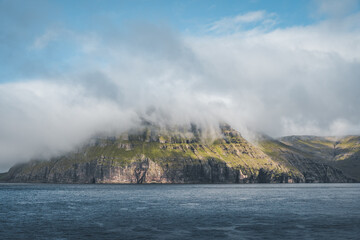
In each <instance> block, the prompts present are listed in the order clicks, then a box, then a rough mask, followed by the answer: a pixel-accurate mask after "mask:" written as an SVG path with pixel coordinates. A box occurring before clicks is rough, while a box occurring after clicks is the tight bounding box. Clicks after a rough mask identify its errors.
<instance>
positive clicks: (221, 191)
mask: <svg viewBox="0 0 360 240" xmlns="http://www.w3.org/2000/svg"><path fill="white" fill-rule="evenodd" d="M289 238H290V239H360V184H264V185H261V184H253V185H55V184H54V185H53V184H0V239H289Z"/></svg>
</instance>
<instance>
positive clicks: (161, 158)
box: [0, 125, 352, 183]
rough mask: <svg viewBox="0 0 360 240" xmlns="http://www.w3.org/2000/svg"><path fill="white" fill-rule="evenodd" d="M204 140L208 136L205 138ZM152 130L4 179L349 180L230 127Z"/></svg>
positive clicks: (15, 170) (16, 170) (32, 165)
mask: <svg viewBox="0 0 360 240" xmlns="http://www.w3.org/2000/svg"><path fill="white" fill-rule="evenodd" d="M204 136H205V137H204ZM209 136H210V135H209V134H208V133H206V134H205V133H204V132H202V131H201V129H198V128H197V127H196V126H194V125H192V126H191V127H190V128H188V129H186V128H176V129H175V128H173V129H165V130H164V129H160V128H154V127H153V126H151V127H149V126H147V127H145V128H143V129H141V130H136V131H130V132H129V133H126V134H123V135H121V136H117V137H107V138H97V139H93V140H92V141H90V142H89V143H88V144H87V145H85V146H83V147H81V148H79V149H77V150H76V151H73V152H71V153H68V154H66V155H63V156H59V157H56V158H52V159H50V160H33V161H31V162H29V163H25V164H20V165H16V166H14V167H12V168H11V169H10V170H9V172H8V173H6V174H3V175H0V179H1V180H2V181H7V182H46V183H291V182H349V181H352V179H351V178H349V177H347V176H345V175H344V174H343V173H342V172H341V171H340V170H339V169H337V168H336V167H334V166H331V165H329V164H325V163H324V162H323V161H322V160H316V159H313V158H308V157H307V155H306V154H305V153H304V152H302V151H300V150H297V149H295V148H293V147H291V146H288V145H286V144H284V143H282V142H280V141H276V140H273V139H267V140H262V141H260V145H259V146H260V147H257V146H254V145H252V144H250V143H249V142H247V141H246V140H245V139H244V138H242V137H241V135H240V134H239V133H238V132H236V131H235V130H233V129H231V127H230V126H228V125H221V126H220V129H219V132H218V134H217V135H216V134H215V137H214V134H212V136H211V137H212V139H209Z"/></svg>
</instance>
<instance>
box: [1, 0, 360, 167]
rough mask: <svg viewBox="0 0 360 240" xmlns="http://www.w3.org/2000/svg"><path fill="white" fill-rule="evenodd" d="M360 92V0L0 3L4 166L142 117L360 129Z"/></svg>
mask: <svg viewBox="0 0 360 240" xmlns="http://www.w3.org/2000/svg"><path fill="white" fill-rule="evenodd" d="M359 93H360V1H359V0H343V1H337V0H291V1H290V0H287V1H285V0H274V1H269V0H248V1H230V0H229V1H224V0H223V1H215V0H212V1H211V0H209V1H202V0H197V1H196V0H192V1H190V0H185V1H165V0H162V1H160V0H154V1H148V0H135V1H111V0H105V1H100V0H99V1H98V0H93V1H91V0H86V1H85V0H78V1H70V0H61V1H56V0H52V1H45V0H31V1H28V0H0V172H1V171H6V170H7V169H8V168H9V167H11V166H12V165H13V164H14V163H17V162H21V161H26V160H29V159H31V158H37V157H50V156H54V155H56V154H60V153H62V152H66V151H69V150H71V149H73V148H74V147H75V146H78V145H79V144H82V143H83V142H86V141H87V140H88V139H89V138H91V137H93V136H96V135H98V134H106V135H114V134H119V133H121V132H123V131H127V130H128V129H130V128H134V127H136V126H138V125H139V124H140V122H141V119H144V118H145V119H146V120H148V121H151V122H153V123H156V124H158V125H161V126H166V125H176V124H178V125H182V124H189V123H196V124H198V125H199V126H201V127H204V128H211V127H213V126H216V125H217V124H218V123H219V122H227V123H229V124H230V125H231V126H233V127H234V128H235V129H237V130H239V131H240V132H241V133H242V134H243V135H244V136H245V137H246V138H251V136H252V134H251V132H253V131H256V132H262V133H265V134H268V135H270V136H272V137H279V136H285V135H322V136H329V135H331V136H341V135H349V134H360V111H359V106H360V98H359Z"/></svg>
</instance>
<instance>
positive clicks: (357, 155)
mask: <svg viewBox="0 0 360 240" xmlns="http://www.w3.org/2000/svg"><path fill="white" fill-rule="evenodd" d="M280 141H281V143H283V144H285V145H287V146H291V147H293V148H295V149H297V150H299V151H302V152H306V153H308V154H309V157H311V158H313V159H317V160H323V161H327V162H328V163H330V164H331V165H333V166H334V167H337V168H339V169H341V170H342V171H343V172H344V173H345V174H346V175H348V176H350V177H352V178H355V179H357V180H358V181H360V137H359V136H346V137H342V138H334V137H314V136H291V137H284V138H280Z"/></svg>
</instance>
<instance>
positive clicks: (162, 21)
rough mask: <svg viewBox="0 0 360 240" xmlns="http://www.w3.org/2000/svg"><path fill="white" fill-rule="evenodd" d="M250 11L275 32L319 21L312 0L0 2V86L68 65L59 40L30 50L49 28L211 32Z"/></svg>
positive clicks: (66, 46) (66, 45)
mask: <svg viewBox="0 0 360 240" xmlns="http://www.w3.org/2000/svg"><path fill="white" fill-rule="evenodd" d="M354 6H355V8H354V9H352V11H357V10H358V8H359V5H358V4H357V5H354ZM253 11H266V12H267V13H269V14H270V13H272V14H274V15H275V18H276V25H274V27H276V28H286V27H291V26H304V25H309V24H312V23H314V22H318V21H320V20H321V19H323V17H324V15H322V14H318V13H317V10H316V2H314V1H308V0H291V1H289V0H273V1H269V0H248V1H236V0H234V1H233V0H228V1H215V0H212V1H211V0H208V1H205V0H197V1H196V0H185V1H164V0H154V1H149V0H137V1H116V0H114V1H111V0H107V1H100V0H93V1H86V0H79V1H71V0H61V1H43V0H32V1H19V0H11V1H9V0H0V34H1V35H0V36H2V38H1V39H2V40H1V42H0V50H1V54H0V63H1V65H0V82H9V81H16V80H18V79H19V78H24V77H25V78H29V77H36V76H38V75H41V74H45V73H48V74H50V72H53V71H62V70H64V68H67V67H69V66H68V65H69V64H70V65H71V62H69V61H68V59H71V58H72V57H73V56H74V55H75V54H76V53H77V51H76V49H74V46H73V45H72V43H71V42H68V41H61V40H60V41H57V42H54V43H53V44H52V45H51V46H49V47H48V48H46V49H34V48H32V45H33V43H34V41H35V40H36V39H37V38H38V37H39V36H41V35H42V34H44V33H45V32H46V31H48V30H49V29H52V28H65V29H70V30H72V31H78V32H91V31H93V32H100V33H101V31H103V28H104V26H105V27H106V28H107V27H109V25H111V26H112V27H113V28H117V29H118V30H119V29H122V28H126V27H127V26H128V25H129V24H135V23H143V22H146V23H151V24H155V25H166V26H168V27H170V28H172V29H173V30H174V31H179V32H181V33H184V34H188V35H203V34H211V33H209V32H206V31H205V29H206V28H207V26H208V25H209V24H211V23H212V22H214V21H217V20H220V19H222V18H225V17H234V16H237V15H239V14H245V13H248V12H253ZM248 27H253V25H250V26H248Z"/></svg>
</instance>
